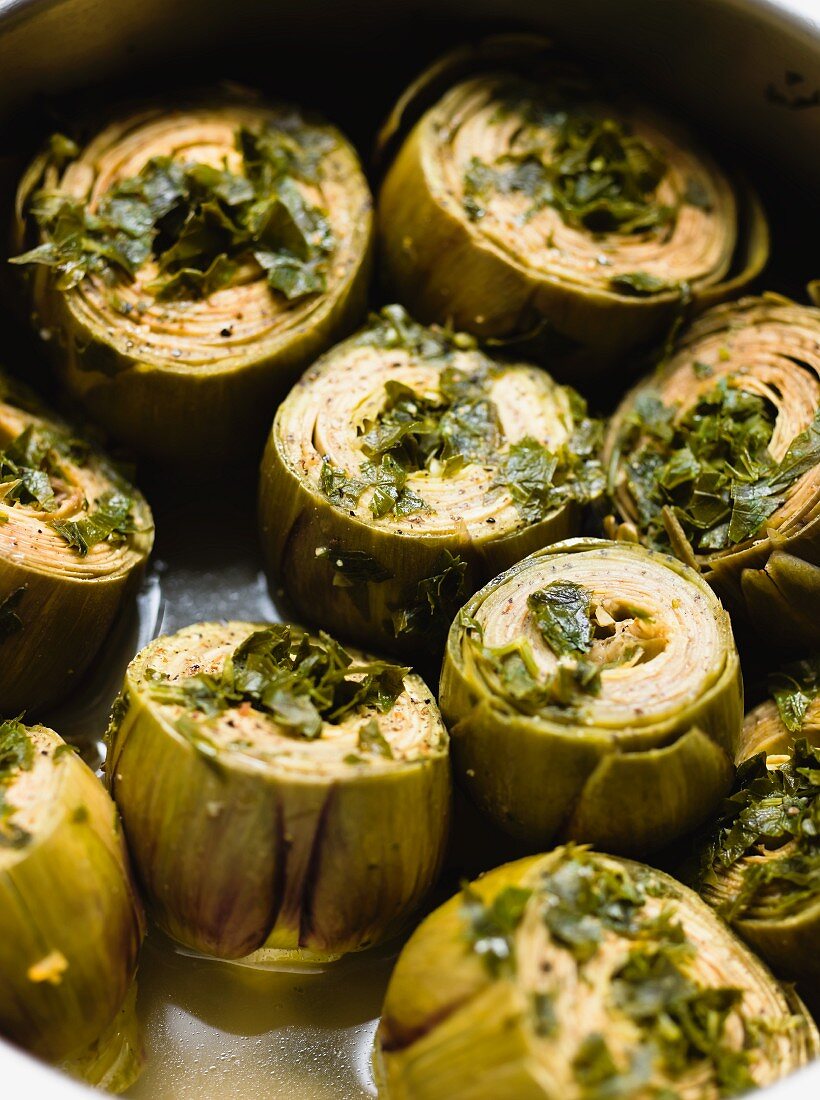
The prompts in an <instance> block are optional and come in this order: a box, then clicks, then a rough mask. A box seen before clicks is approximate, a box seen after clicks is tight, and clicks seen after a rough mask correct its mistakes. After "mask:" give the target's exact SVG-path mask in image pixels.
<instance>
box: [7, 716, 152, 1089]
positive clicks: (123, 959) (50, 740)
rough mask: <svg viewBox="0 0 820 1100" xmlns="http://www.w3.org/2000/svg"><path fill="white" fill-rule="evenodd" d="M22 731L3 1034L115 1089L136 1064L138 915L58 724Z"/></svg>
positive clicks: (13, 796)
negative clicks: (24, 754) (23, 767)
mask: <svg viewBox="0 0 820 1100" xmlns="http://www.w3.org/2000/svg"><path fill="white" fill-rule="evenodd" d="M29 736H30V737H31V738H32V739H33V743H34V745H35V755H34V758H33V759H34V762H33V765H32V768H31V770H30V771H26V772H21V773H20V774H19V776H18V777H17V778H14V779H13V780H12V782H11V785H8V783H6V784H5V785H4V788H3V794H4V796H5V800H6V803H7V805H11V806H12V807H15V808H16V809H17V812H13V813H12V815H11V818H10V822H11V824H12V825H13V826H17V827H20V828H25V830H26V831H27V832H29V833H30V834H31V835H30V839H29V840H28V842H22V843H20V844H19V845H18V846H17V847H15V848H14V849H8V848H5V849H3V850H0V1031H1V1032H2V1033H3V1034H5V1035H7V1036H9V1037H10V1038H11V1039H12V1040H14V1041H15V1042H17V1043H20V1045H21V1046H24V1047H26V1048H27V1049H29V1050H31V1051H32V1052H33V1053H35V1054H38V1055H40V1056H41V1057H44V1058H46V1059H48V1060H49V1061H52V1062H58V1063H62V1064H64V1065H65V1068H66V1069H68V1070H69V1072H72V1073H74V1074H75V1075H76V1076H79V1077H81V1078H82V1079H83V1080H88V1081H89V1082H90V1083H92V1084H95V1083H105V1084H107V1087H109V1088H112V1089H115V1090H121V1089H124V1088H126V1087H128V1085H130V1084H131V1083H132V1081H133V1080H134V1079H135V1078H136V1076H137V1075H138V1073H139V1068H140V1065H141V1044H140V1040H139V1036H138V1033H137V1030H136V1026H137V1025H136V1019H135V1017H134V1015H133V1007H134V995H135V985H134V981H133V979H134V973H135V970H136V963H137V954H138V951H139V947H140V943H141V941H142V937H143V934H144V922H143V916H142V908H141V906H140V904H139V902H138V901H137V899H136V896H135V894H134V891H133V887H132V882H131V877H130V871H129V865H128V857H127V854H126V851H125V845H124V842H123V838H122V835H121V833H120V828H119V819H118V817H117V813H116V809H115V807H114V805H113V803H112V802H111V800H110V798H109V797H108V795H107V794H106V793H105V791H104V790H103V788H102V786H101V785H100V783H99V782H98V780H97V779H96V777H95V776H94V775H93V774H92V773H91V772H90V771H89V769H88V768H87V767H86V765H85V764H84V763H83V762H82V761H81V760H80V759H79V757H77V756H76V755H75V754H74V752H73V751H71V750H69V749H68V747H67V746H66V745H65V744H64V743H63V742H62V741H61V740H60V738H59V737H58V736H57V735H56V734H55V733H53V732H52V731H51V730H47V729H45V728H44V727H41V726H34V727H29ZM55 754H57V755H55ZM18 807H19V808H18ZM44 898H45V899H47V901H46V902H44V901H43V899H44Z"/></svg>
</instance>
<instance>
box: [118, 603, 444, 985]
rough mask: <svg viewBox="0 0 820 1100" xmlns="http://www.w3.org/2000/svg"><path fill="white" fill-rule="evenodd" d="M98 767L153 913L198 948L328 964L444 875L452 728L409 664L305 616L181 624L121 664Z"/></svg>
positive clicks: (388, 930) (386, 926)
mask: <svg viewBox="0 0 820 1100" xmlns="http://www.w3.org/2000/svg"><path fill="white" fill-rule="evenodd" d="M108 740H109V753H108V759H107V762H106V775H107V779H108V782H109V785H110V787H111V791H112V793H113V795H114V798H115V799H116V801H117V804H118V806H119V807H120V812H121V813H122V818H123V824H124V828H125V833H126V836H127V838H128V843H129V846H130V849H131V852H132V854H133V858H134V862H135V865H136V869H137V873H138V876H139V878H140V880H141V882H142V884H143V886H144V888H145V895H146V899H147V904H148V908H149V911H150V912H151V914H152V916H153V917H154V919H155V920H156V921H157V923H158V924H159V925H160V927H162V928H163V929H164V930H165V931H166V932H167V933H168V934H169V935H171V936H172V937H174V938H175V939H176V940H178V941H179V942H180V943H183V944H185V945H186V946H188V947H190V948H193V949H194V950H196V951H199V952H202V953H204V954H208V955H213V956H218V957H220V958H224V959H240V958H243V957H245V956H248V955H251V954H252V953H256V954H255V958H254V960H253V961H256V962H260V963H263V964H264V963H268V962H277V961H279V960H282V959H285V960H291V961H294V960H295V961H297V962H299V961H302V962H321V961H331V960H333V959H335V958H338V957H339V956H340V955H343V954H345V953H346V952H349V951H355V950H358V949H360V948H363V947H366V946H368V945H370V944H372V943H375V942H377V941H378V940H381V939H384V938H386V937H387V936H389V935H390V934H392V933H393V932H395V931H397V930H398V929H399V928H400V926H401V925H402V922H403V921H404V920H405V919H406V917H407V915H408V913H409V912H410V911H411V910H412V909H413V907H414V906H416V905H417V904H418V903H419V902H420V901H421V899H422V898H423V897H424V895H425V894H426V892H427V890H428V889H429V888H430V886H431V885H432V884H433V882H434V881H435V878H436V876H437V874H438V871H439V868H440V865H441V861H442V857H443V852H444V846H445V842H446V837H447V830H448V818H449V808H450V779H449V763H448V755H447V732H446V730H445V728H444V726H443V724H442V721H441V718H440V716H439V713H438V709H437V707H436V705H435V702H434V700H433V698H432V696H431V693H430V691H429V690H428V688H427V687H426V686H425V684H424V683H423V681H422V680H420V679H419V677H417V676H414V675H411V674H410V673H409V670H407V669H405V668H401V667H399V666H398V665H393V664H389V663H387V662H385V661H380V660H376V659H374V658H369V657H364V656H363V655H361V654H358V653H352V652H348V651H347V650H345V649H343V648H342V647H341V646H340V645H339V644H338V643H336V642H334V641H333V640H332V639H331V638H330V637H329V636H328V635H326V634H322V635H319V636H318V637H315V636H312V635H309V634H307V633H306V632H305V631H303V630H301V629H300V628H298V627H292V626H286V625H282V624H277V625H272V626H263V625H256V626H255V625H254V624H251V623H240V622H233V623H227V624H213V623H205V624H200V625H196V626H190V627H187V628H186V629H184V630H182V631H180V632H179V633H178V634H175V635H172V636H171V637H166V638H160V639H158V640H157V641H154V642H152V643H151V644H150V645H149V646H147V647H146V648H145V649H144V650H143V651H142V652H141V653H140V654H139V655H138V656H137V657H136V658H135V659H134V661H133V662H132V663H131V665H130V666H129V668H128V672H127V675H126V678H125V686H124V690H123V694H122V697H121V699H120V701H119V703H118V704H117V706H116V708H115V713H114V716H113V718H112V722H111V727H110V730H109V738H108Z"/></svg>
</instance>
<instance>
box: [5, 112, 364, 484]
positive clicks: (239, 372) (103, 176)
mask: <svg viewBox="0 0 820 1100" xmlns="http://www.w3.org/2000/svg"><path fill="white" fill-rule="evenodd" d="M97 125H99V124H97ZM371 205H372V201H371V197H370V193H369V191H368V187H367V183H366V182H365V179H364V176H363V174H362V171H361V168H360V165H359V162H358V159H357V157H356V154H355V152H354V151H353V149H352V147H351V146H350V145H349V144H348V143H347V141H346V140H345V139H344V137H343V136H342V135H341V134H340V133H339V132H338V131H337V130H336V129H335V128H334V127H332V126H330V125H328V124H327V123H326V122H324V121H323V120H321V119H316V118H313V117H310V116H307V115H304V114H302V112H300V111H299V110H298V109H297V108H294V107H291V106H286V105H278V106H276V105H269V104H265V103H263V102H261V101H259V100H258V99H255V98H253V97H252V96H251V95H250V94H247V95H239V94H237V95H233V96H231V95H228V94H225V95H213V96H210V97H208V96H201V97H198V98H197V97H192V98H191V99H190V100H187V101H184V100H181V101H179V102H178V103H177V104H176V105H170V106H169V105H168V104H156V103H152V104H148V105H144V106H141V107H136V108H133V109H130V110H127V111H123V112H121V113H120V114H119V116H118V117H116V118H115V119H114V120H113V121H111V122H109V123H108V124H106V125H104V126H102V128H99V129H98V132H97V133H96V134H95V135H94V136H93V137H92V139H91V140H90V141H89V142H88V143H87V144H86V145H84V146H83V147H79V146H78V145H75V144H74V143H73V142H72V141H69V140H68V139H67V138H65V137H61V136H59V135H58V136H56V137H54V138H52V139H51V143H50V145H49V148H48V149H47V150H46V152H45V153H43V154H42V155H41V156H40V157H39V158H38V159H37V160H36V161H35V163H34V164H33V165H32V167H31V168H30V169H29V171H28V172H27V174H26V176H25V178H24V179H23V181H22V184H21V187H20V191H19V194H18V200H17V213H18V223H17V235H16V240H15V247H16V248H17V249H18V250H19V249H22V248H26V251H25V252H23V253H22V254H20V255H17V256H16V257H15V260H14V262H16V263H19V264H23V265H26V266H27V267H28V268H29V270H30V289H31V297H32V302H33V308H34V313H35V315H36V323H37V326H38V329H39V330H40V331H41V333H43V334H44V335H45V336H46V337H47V338H48V341H49V346H50V347H51V348H52V349H53V352H54V357H55V359H56V362H57V364H58V366H59V368H60V370H61V373H62V377H63V379H64V382H65V384H66V385H67V386H68V388H69V390H70V391H71V393H72V394H74V395H75V396H76V397H77V398H78V399H79V400H80V401H81V402H82V403H83V404H84V406H85V408H86V409H87V410H88V412H89V413H90V414H91V415H92V416H93V417H94V418H95V419H96V420H98V421H99V422H100V423H101V424H102V425H103V426H104V427H105V428H106V429H107V430H109V431H110V432H111V433H112V434H113V435H114V436H116V437H117V438H118V439H121V440H123V441H125V442H126V443H127V444H128V445H129V446H130V447H131V448H133V449H134V450H135V451H136V452H137V453H140V454H144V455H147V456H149V457H151V458H154V459H157V460H160V461H164V462H174V463H186V464H187V463H195V462H197V461H199V460H204V459H213V458H214V457H221V458H226V457H237V456H242V455H253V457H256V455H257V454H258V450H257V448H261V445H262V441H263V439H264V433H265V431H266V430H267V428H268V427H269V425H270V418H271V415H272V412H273V408H274V404H275V401H276V400H277V399H278V398H279V397H280V396H281V395H282V393H284V392H285V391H286V390H287V388H288V386H289V385H290V384H291V382H292V381H293V380H294V378H295V377H297V376H298V374H299V372H300V371H301V370H303V369H304V367H305V366H306V365H307V364H308V363H309V362H310V361H311V360H312V359H314V358H315V356H316V355H318V354H319V352H321V351H323V350H324V348H326V347H327V346H328V345H329V344H331V343H332V342H333V341H334V340H335V339H338V338H339V337H340V336H342V335H344V334H345V331H346V330H347V331H349V330H350V328H352V327H353V326H354V325H355V324H356V323H357V321H358V320H359V318H360V317H361V314H362V312H363V310H364V305H365V296H366V291H367V286H366V284H367V279H368V273H369V266H370V238H371V222H372V215H371ZM27 246H31V247H27ZM183 425H184V430H181V428H182V426H183Z"/></svg>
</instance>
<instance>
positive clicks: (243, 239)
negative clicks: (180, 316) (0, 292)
mask: <svg viewBox="0 0 820 1100" xmlns="http://www.w3.org/2000/svg"><path fill="white" fill-rule="evenodd" d="M236 145H237V149H238V150H239V153H240V155H241V160H242V170H241V173H240V174H237V173H235V172H232V171H230V170H229V169H228V168H227V165H223V166H222V167H220V168H217V167H214V166H213V165H209V164H201V163H194V162H185V163H183V162H180V161H177V160H174V159H173V158H171V157H167V156H166V157H153V158H152V159H151V160H149V161H148V163H147V164H146V165H145V167H144V168H143V169H142V170H141V171H140V172H139V174H138V175H136V176H133V177H131V178H129V179H124V180H120V181H119V182H118V183H117V184H115V185H114V186H113V187H112V188H111V189H110V190H109V191H107V192H106V193H105V194H104V195H103V196H102V197H101V198H100V200H99V202H97V203H96V204H93V205H92V204H85V203H84V202H82V201H80V200H78V199H74V198H71V197H70V196H68V195H65V194H62V193H60V192H59V191H38V192H37V193H36V194H35V195H34V197H33V199H32V205H31V210H30V213H31V215H32V216H33V218H34V220H35V221H36V222H37V224H38V226H39V227H40V231H41V234H42V236H43V238H44V239H43V242H42V243H41V244H39V245H37V246H36V247H35V248H33V249H31V250H30V251H29V252H25V253H24V254H23V255H21V256H16V257H14V258H13V260H12V263H17V264H32V263H33V264H43V265H45V266H47V267H51V268H53V269H55V271H56V272H57V275H58V278H57V286H58V288H59V289H61V290H69V289H71V288H72V287H75V286H77V285H78V284H79V283H80V282H81V281H82V280H83V279H84V278H86V277H87V276H88V275H92V274H102V275H106V274H108V273H113V272H116V273H117V274H119V275H124V276H126V277H127V278H133V277H134V276H135V275H136V273H137V272H138V271H139V270H140V268H141V267H142V266H143V265H144V264H145V263H146V261H148V260H149V259H154V260H155V261H156V263H157V267H158V274H157V278H156V279H155V280H154V281H153V282H152V283H151V284H150V285H149V286H148V287H147V289H148V290H149V291H150V292H151V293H153V294H155V295H156V297H157V298H159V299H169V298H202V297H207V296H208V295H209V294H212V293H213V292H214V291H215V290H218V289H220V288H221V287H224V286H226V285H227V284H228V283H230V282H231V281H232V280H233V279H234V277H235V276H236V273H237V271H238V267H239V265H240V264H241V263H243V262H246V261H248V260H251V259H253V260H255V261H256V262H257V263H258V264H259V266H260V267H261V268H262V269H263V270H264V271H265V273H266V277H267V282H268V285H269V286H270V288H271V290H273V291H276V292H278V293H280V294H282V295H284V296H285V298H287V299H288V300H296V299H299V298H302V297H304V296H306V295H309V294H315V293H318V292H321V291H323V290H325V288H326V275H327V264H328V259H329V257H330V255H331V253H332V252H333V250H334V248H335V240H334V236H333V232H332V230H331V227H330V223H329V221H328V219H327V217H326V215H325V214H324V213H323V212H322V211H321V210H319V209H318V208H317V207H315V206H312V205H311V204H310V203H309V202H308V201H307V199H306V198H305V196H304V193H303V191H302V190H301V188H300V186H299V183H300V182H301V181H307V182H311V183H315V182H316V181H317V179H318V166H319V163H320V160H321V156H322V154H323V153H325V152H327V151H328V150H329V149H330V148H332V146H333V139H332V138H331V137H330V136H328V135H326V134H323V133H320V132H318V131H315V130H312V129H310V128H309V127H305V126H303V125H300V124H299V122H298V120H294V121H293V122H291V123H288V124H284V123H282V124H280V125H279V126H273V125H269V126H267V127H265V128H262V129H259V130H255V131H252V130H248V129H245V128H243V129H240V130H239V131H238V132H237V134H236Z"/></svg>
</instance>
